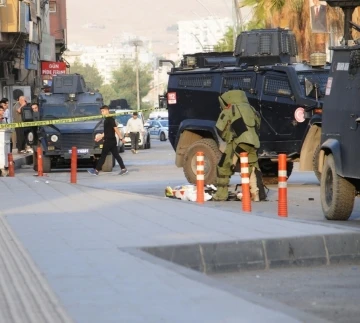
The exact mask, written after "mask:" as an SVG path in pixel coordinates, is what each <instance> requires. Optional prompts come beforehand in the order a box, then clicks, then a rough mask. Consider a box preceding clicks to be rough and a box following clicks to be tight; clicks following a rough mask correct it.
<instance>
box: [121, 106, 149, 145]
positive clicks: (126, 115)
mask: <svg viewBox="0 0 360 323" xmlns="http://www.w3.org/2000/svg"><path fill="white" fill-rule="evenodd" d="M133 112H134V110H115V111H114V113H118V115H117V116H115V120H116V121H117V123H118V128H120V131H121V132H122V133H124V134H126V124H127V122H128V120H129V119H130V118H132V114H133ZM138 118H139V119H140V120H142V122H143V124H144V116H143V114H142V113H141V112H140V111H139V112H138ZM144 130H145V132H144V133H143V134H142V133H141V134H140V137H139V148H140V149H149V148H150V147H151V142H150V134H149V132H148V130H147V128H145V127H144ZM124 146H125V147H126V148H131V140H130V137H129V136H125V143H124Z"/></svg>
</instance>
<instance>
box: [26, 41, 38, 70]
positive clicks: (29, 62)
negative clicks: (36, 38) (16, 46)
mask: <svg viewBox="0 0 360 323" xmlns="http://www.w3.org/2000/svg"><path fill="white" fill-rule="evenodd" d="M39 58H40V57H39V48H38V45H37V44H31V43H27V44H26V48H25V68H26V69H27V70H38V68H39V66H38V65H39Z"/></svg>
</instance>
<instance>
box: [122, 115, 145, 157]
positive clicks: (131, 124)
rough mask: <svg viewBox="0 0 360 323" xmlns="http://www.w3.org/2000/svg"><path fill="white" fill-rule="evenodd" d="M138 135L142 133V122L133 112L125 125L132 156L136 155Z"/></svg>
mask: <svg viewBox="0 0 360 323" xmlns="http://www.w3.org/2000/svg"><path fill="white" fill-rule="evenodd" d="M140 133H144V125H143V122H142V120H141V119H139V118H138V113H137V112H136V111H134V112H133V116H132V118H130V119H129V120H128V122H127V124H126V135H129V134H130V139H131V151H132V153H133V154H137V153H138V149H139V138H140ZM144 144H145V143H144Z"/></svg>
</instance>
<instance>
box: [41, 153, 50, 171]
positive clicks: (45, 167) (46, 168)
mask: <svg viewBox="0 0 360 323" xmlns="http://www.w3.org/2000/svg"><path fill="white" fill-rule="evenodd" d="M42 161H43V172H44V173H50V172H51V159H50V157H48V156H43V158H42Z"/></svg>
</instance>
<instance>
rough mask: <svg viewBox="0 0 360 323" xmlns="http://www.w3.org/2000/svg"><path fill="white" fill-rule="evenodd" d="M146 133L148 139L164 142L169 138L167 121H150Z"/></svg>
mask: <svg viewBox="0 0 360 323" xmlns="http://www.w3.org/2000/svg"><path fill="white" fill-rule="evenodd" d="M148 131H149V133H150V138H154V139H160V141H166V140H167V139H168V136H169V120H161V119H160V120H151V121H150V122H149V127H148Z"/></svg>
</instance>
